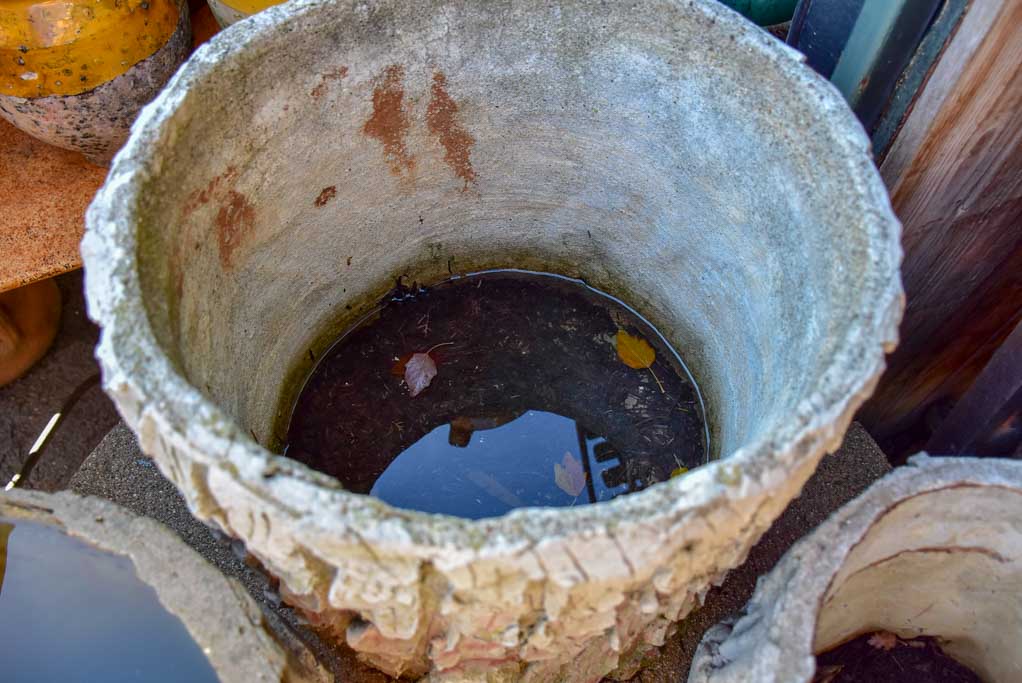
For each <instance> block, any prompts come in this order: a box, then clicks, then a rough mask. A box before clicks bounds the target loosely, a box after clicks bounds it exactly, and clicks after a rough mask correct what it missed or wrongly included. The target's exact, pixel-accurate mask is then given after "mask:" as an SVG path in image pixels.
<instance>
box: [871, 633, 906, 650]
mask: <svg viewBox="0 0 1022 683" xmlns="http://www.w3.org/2000/svg"><path fill="white" fill-rule="evenodd" d="M867 642H868V643H869V644H870V645H871V646H873V647H875V648H876V649H878V650H885V651H887V650H893V649H894V646H895V645H897V644H898V636H896V635H894V634H893V633H891V632H890V631H877V632H876V633H874V634H873V635H871V636H870V637H869V640H868V641H867Z"/></svg>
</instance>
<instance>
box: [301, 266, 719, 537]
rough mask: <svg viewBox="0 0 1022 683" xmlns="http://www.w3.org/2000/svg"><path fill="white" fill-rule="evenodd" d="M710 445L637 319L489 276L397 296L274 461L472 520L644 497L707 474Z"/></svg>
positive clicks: (698, 408) (316, 374) (371, 322)
mask: <svg viewBox="0 0 1022 683" xmlns="http://www.w3.org/2000/svg"><path fill="white" fill-rule="evenodd" d="M647 344H648V346H647ZM626 360H627V361H630V362H631V364H632V366H636V367H631V366H629V364H627V363H626V362H625V361H626ZM649 361H652V362H651V363H650V362H649ZM646 365H648V366H649V367H645V366H646ZM434 370H435V376H432V371H434ZM423 371H425V376H424V374H423ZM409 373H410V374H409ZM427 379H428V380H429V381H428V383H427V382H426V381H425V380H427ZM417 380H422V381H421V382H419V384H418V386H417ZM423 385H424V388H423ZM416 389H418V391H417V392H416ZM413 393H414V394H415V395H412V394H413ZM707 441H708V437H707V431H706V427H705V424H704V417H703V406H702V401H701V399H700V396H699V392H698V389H697V387H696V385H695V383H694V381H693V380H692V378H691V376H690V374H689V373H688V371H687V369H686V367H685V365H684V363H683V361H682V360H681V357H680V356H679V355H678V353H677V352H676V351H675V350H674V349H672V348H671V347H670V345H669V344H668V343H667V342H666V340H665V339H664V337H663V336H662V335H661V334H660V333H659V332H658V331H657V330H656V329H654V328H653V327H652V325H650V324H649V323H648V322H647V321H646V320H644V319H643V318H642V317H641V316H639V315H638V314H637V313H636V312H635V311H634V310H632V309H631V308H629V307H627V306H626V305H624V304H623V303H622V302H620V301H618V300H617V299H614V298H613V297H610V296H608V295H606V294H603V293H602V292H599V291H597V290H595V289H592V288H590V287H587V286H586V285H585V284H584V283H582V282H580V281H577V280H571V279H567V278H563V277H558V276H553V275H547V274H542V273H528V272H522V271H493V272H486V273H478V274H474V275H469V276H464V277H459V278H455V279H452V280H449V281H447V282H444V283H442V284H440V285H437V286H435V287H431V288H428V289H422V288H419V287H417V286H413V287H405V286H401V285H399V287H398V288H397V289H396V290H395V291H394V292H393V293H392V295H391V296H390V297H388V301H387V302H386V303H385V304H384V305H382V306H381V307H380V308H379V309H378V310H377V311H375V312H374V313H373V314H371V315H370V316H367V317H366V318H364V319H363V320H362V321H360V322H359V323H358V324H357V325H355V326H354V327H353V328H352V329H350V330H348V331H347V332H346V333H344V334H343V335H342V336H341V337H340V339H339V340H338V341H337V342H336V343H335V344H334V346H333V347H332V348H331V349H330V351H329V352H328V353H327V354H325V355H324V357H323V358H322V359H320V361H319V363H318V364H317V366H316V368H315V370H314V371H313V372H312V374H311V376H310V377H309V379H308V380H307V382H306V384H305V387H304V388H303V389H302V391H301V393H300V395H299V397H298V399H297V401H296V404H295V407H294V410H293V413H292V416H291V422H290V426H289V429H288V436H287V448H286V451H285V452H286V454H287V455H288V456H289V457H291V458H294V459H296V460H299V461H302V462H304V463H306V464H308V465H310V466H311V467H313V468H315V469H317V470H320V471H322V472H325V473H327V474H330V475H332V476H334V477H336V478H337V479H338V480H340V482H341V483H342V484H343V485H344V486H345V487H346V488H347V489H349V490H351V491H354V492H357V493H370V494H372V495H374V496H376V497H378V498H380V499H382V500H385V501H387V502H388V503H391V504H393V505H396V506H399V507H403V508H410V509H415V510H422V511H426V512H437V513H446V514H450V515H457V516H460V517H469V518H474V519H478V518H482V517H494V516H498V515H501V514H504V513H506V512H508V511H509V510H512V509H514V508H518V507H524V506H570V505H585V504H590V503H595V502H599V501H606V500H610V499H611V498H614V497H615V496H619V495H622V494H627V493H632V492H635V491H639V490H642V489H644V488H646V487H648V486H650V485H652V484H655V483H657V482H660V481H664V480H666V479H668V478H670V477H671V476H678V475H683V474H684V473H685V472H686V471H687V470H688V469H691V468H694V467H697V466H699V465H701V464H703V463H704V462H705V461H706V458H707V453H708V443H707Z"/></svg>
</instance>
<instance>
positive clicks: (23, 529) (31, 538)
mask: <svg viewBox="0 0 1022 683" xmlns="http://www.w3.org/2000/svg"><path fill="white" fill-rule="evenodd" d="M197 589H198V587H197ZM217 680H218V679H217V676H216V674H215V673H214V672H213V669H212V667H211V666H210V664H209V662H208V661H207V660H206V657H205V656H204V655H203V653H202V651H201V650H200V649H199V646H198V645H197V644H196V643H195V641H193V640H192V639H191V636H189V635H188V631H187V630H186V629H185V627H184V624H182V623H181V621H180V620H179V619H178V618H177V617H175V616H174V615H172V614H170V613H169V612H168V611H167V610H165V609H164V608H163V606H162V605H161V604H160V602H159V600H158V599H157V597H156V592H155V591H154V590H153V589H152V588H151V587H150V586H148V585H147V584H145V583H142V581H140V580H139V578H138V577H137V576H136V575H135V569H134V566H133V565H132V563H131V561H130V560H129V559H127V558H125V557H122V556H119V555H113V554H110V553H106V552H103V551H100V550H97V549H95V548H93V547H92V546H89V545H87V544H85V543H83V542H81V541H79V540H77V539H74V538H71V537H69V536H67V535H65V534H64V533H62V532H60V531H58V530H56V529H54V528H52V527H49V526H46V525H43V524H36V523H32V522H23V521H9V520H4V519H0V681H12V682H15V681H16V682H17V683H64V682H68V683H70V682H72V681H74V682H78V681H81V682H83V683H86V682H87V683H127V682H129V681H130V682H136V681H137V682H141V681H145V682H146V683H171V682H174V683H179V682H181V681H188V682H189V683H216V681H217Z"/></svg>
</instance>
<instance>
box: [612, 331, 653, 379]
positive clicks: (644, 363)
mask: <svg viewBox="0 0 1022 683" xmlns="http://www.w3.org/2000/svg"><path fill="white" fill-rule="evenodd" d="M617 357H618V358H620V359H621V362H622V363H624V364H625V365H627V366H628V367H630V368H634V369H636V370H642V369H644V368H648V367H649V366H651V365H653V361H655V360H656V351H654V350H653V347H652V346H650V345H649V342H647V341H646V340H645V339H643V338H642V337H635V336H632V335H630V334H628V333H627V332H625V331H624V330H618V331H617Z"/></svg>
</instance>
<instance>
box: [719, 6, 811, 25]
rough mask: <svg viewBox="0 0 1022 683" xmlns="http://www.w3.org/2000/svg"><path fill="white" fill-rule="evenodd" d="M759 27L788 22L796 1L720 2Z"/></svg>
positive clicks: (793, 12) (793, 11)
mask: <svg viewBox="0 0 1022 683" xmlns="http://www.w3.org/2000/svg"><path fill="white" fill-rule="evenodd" d="M720 1H721V2H723V3H724V4H725V5H727V6H728V7H730V8H731V9H733V10H735V11H736V12H740V13H741V14H742V15H743V16H745V17H746V18H747V19H749V20H750V21H754V22H756V23H757V24H759V25H760V26H773V25H774V24H783V23H784V22H786V21H790V20H791V17H792V16H793V15H794V14H795V5H797V4H798V0H720Z"/></svg>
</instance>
